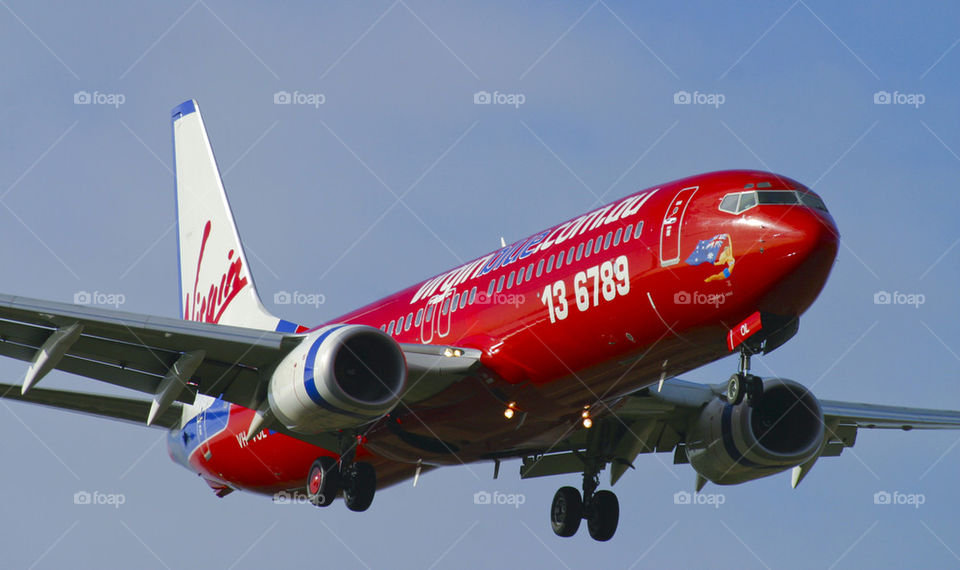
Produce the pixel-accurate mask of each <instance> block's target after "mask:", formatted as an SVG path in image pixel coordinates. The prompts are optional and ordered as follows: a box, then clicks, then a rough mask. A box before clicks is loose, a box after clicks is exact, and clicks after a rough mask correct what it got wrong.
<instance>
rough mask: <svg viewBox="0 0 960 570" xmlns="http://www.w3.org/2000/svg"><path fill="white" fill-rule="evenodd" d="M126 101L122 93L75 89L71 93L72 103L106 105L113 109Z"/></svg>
mask: <svg viewBox="0 0 960 570" xmlns="http://www.w3.org/2000/svg"><path fill="white" fill-rule="evenodd" d="M126 102H127V96H126V95H124V94H123V93H101V92H99V91H94V92H93V93H91V92H89V91H77V92H76V93H74V94H73V104H74V105H108V106H111V107H113V108H114V109H119V108H120V105H123V104H124V103H126Z"/></svg>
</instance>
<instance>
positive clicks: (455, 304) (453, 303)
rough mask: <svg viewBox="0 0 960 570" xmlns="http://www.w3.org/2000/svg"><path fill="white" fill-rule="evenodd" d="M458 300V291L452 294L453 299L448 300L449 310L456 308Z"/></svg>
mask: <svg viewBox="0 0 960 570" xmlns="http://www.w3.org/2000/svg"><path fill="white" fill-rule="evenodd" d="M459 301H460V293H456V294H454V295H453V299H452V300H451V301H450V310H451V311H456V310H457V302H459Z"/></svg>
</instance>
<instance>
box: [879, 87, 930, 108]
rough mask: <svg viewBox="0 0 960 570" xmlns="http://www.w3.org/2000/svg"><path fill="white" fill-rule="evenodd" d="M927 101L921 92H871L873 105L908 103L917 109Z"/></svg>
mask: <svg viewBox="0 0 960 570" xmlns="http://www.w3.org/2000/svg"><path fill="white" fill-rule="evenodd" d="M926 102H927V96H926V95H924V94H923V93H901V92H899V91H894V92H893V93H891V92H889V91H877V92H876V93H874V94H873V104H874V105H909V106H912V107H913V108H914V109H919V108H920V105H923V104H924V103H926Z"/></svg>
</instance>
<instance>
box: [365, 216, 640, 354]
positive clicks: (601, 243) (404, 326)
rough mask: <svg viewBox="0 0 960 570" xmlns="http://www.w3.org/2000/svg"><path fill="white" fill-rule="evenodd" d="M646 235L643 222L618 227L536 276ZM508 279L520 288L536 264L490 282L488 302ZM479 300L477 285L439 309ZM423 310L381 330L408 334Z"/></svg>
mask: <svg viewBox="0 0 960 570" xmlns="http://www.w3.org/2000/svg"><path fill="white" fill-rule="evenodd" d="M642 232H643V222H642V221H641V222H640V223H639V224H637V227H636V229H634V227H633V224H630V225H628V226H627V227H626V229H624V228H618V229H617V231H616V233H614V232H613V231H609V232H607V235H606V236H605V237H604V238H603V239H601V238H597V240H596V242H594V240H593V238H591V239H589V240H587V242H586V243H583V242H581V243H580V244H579V245H577V246H570V249H569V250H567V251H566V252H563V251H561V252H560V253H559V254H557V255H556V256H554V255H551V256H550V257H549V258H548V259H546V260H544V259H541V260H540V261H539V262H538V263H537V269H536V274H535V275H536V277H540V276H541V275H543V273H544V263H546V272H547V273H550V272H551V271H553V270H554V269H560V268H561V267H563V264H564V258H566V263H567V264H568V265H569V264H571V263H573V262H574V261H580V259H581V258H584V257H590V255H591V254H594V253H600V251H606V250H607V249H609V248H610V247H616V246H618V245H620V244H621V243H627V242H628V241H630V237H631V236H632V237H633V238H639V237H640V234H641V233H642ZM505 277H506V288H507V289H510V288H512V287H513V286H514V285H520V284H521V283H523V282H524V281H529V280H531V279H533V277H534V269H533V262H531V263H530V264H529V265H527V267H526V268H521V269H520V270H519V271H516V270H514V271H511V272H510V275H509V276H504V275H501V276H500V279H491V280H490V285H489V287H487V299H490V297H492V296H493V294H494V292H496V293H499V292H501V291H503V289H504V278H505ZM476 299H477V287H476V286H474V287H473V288H472V289H470V293H469V295H468V294H467V293H463V294H460V293H455V294H454V295H453V297H447V298H446V299H444V301H443V307H442V308H441V309H440V312H441V314H443V315H446V314H447V313H449V312H452V311H456V310H457V309H462V308H464V307H466V306H467V305H472V304H473V303H474V301H476ZM435 306H436V305H429V306H428V307H427V314H426V319H427V320H428V321H429V320H431V319H432V318H433V311H434V307H435ZM423 312H424V310H423V308H422V307H421V308H420V309H419V310H418V311H417V316H416V318H414V316H413V312H410V313H408V314H407V316H406V317H400V319H399V320H395V321H390V324H388V325H380V330H382V331H386V333H387V334H389V335H392V334H394V333H395V332H396V333H397V334H399V333H401V332H406V331H408V330H410V327H412V326H418V327H419V326H420V324H421V323H422V322H423V318H424V314H423Z"/></svg>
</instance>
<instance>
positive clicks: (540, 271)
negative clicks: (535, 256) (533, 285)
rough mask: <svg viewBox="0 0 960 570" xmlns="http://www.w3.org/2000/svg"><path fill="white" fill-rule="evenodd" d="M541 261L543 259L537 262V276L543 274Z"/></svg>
mask: <svg viewBox="0 0 960 570" xmlns="http://www.w3.org/2000/svg"><path fill="white" fill-rule="evenodd" d="M543 263H544V261H543V259H541V260H540V261H538V262H537V277H540V276H541V275H543Z"/></svg>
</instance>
